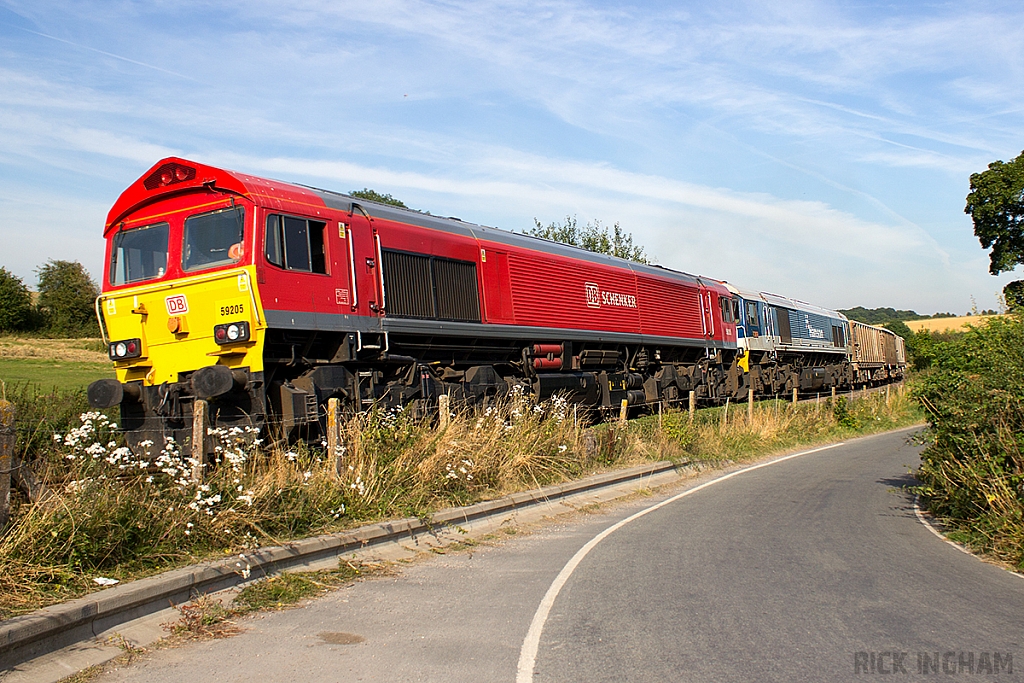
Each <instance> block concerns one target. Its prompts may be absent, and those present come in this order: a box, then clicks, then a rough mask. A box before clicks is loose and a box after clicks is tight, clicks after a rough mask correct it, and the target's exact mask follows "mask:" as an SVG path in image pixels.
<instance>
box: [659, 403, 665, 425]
mask: <svg viewBox="0 0 1024 683" xmlns="http://www.w3.org/2000/svg"><path fill="white" fill-rule="evenodd" d="M662 403H664V401H658V431H659V432H660V431H661V429H662V422H661V404H662Z"/></svg>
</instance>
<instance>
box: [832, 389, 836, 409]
mask: <svg viewBox="0 0 1024 683" xmlns="http://www.w3.org/2000/svg"><path fill="white" fill-rule="evenodd" d="M835 404H836V386H835V385H834V384H833V385H832V405H835Z"/></svg>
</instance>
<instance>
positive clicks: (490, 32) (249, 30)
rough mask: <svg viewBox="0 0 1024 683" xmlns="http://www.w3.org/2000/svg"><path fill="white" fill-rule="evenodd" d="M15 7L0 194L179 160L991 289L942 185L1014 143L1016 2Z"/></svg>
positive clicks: (756, 257) (691, 251)
mask: <svg viewBox="0 0 1024 683" xmlns="http://www.w3.org/2000/svg"><path fill="white" fill-rule="evenodd" d="M3 6H4V7H5V8H9V11H10V12H13V13H15V14H14V15H12V17H13V18H11V20H10V21H7V22H6V23H3V25H0V35H2V37H3V40H2V41H0V64H2V66H0V89H2V91H3V92H4V97H3V101H0V120H2V121H3V124H2V125H0V182H6V181H8V180H10V179H12V178H14V177H15V176H26V177H27V176H34V177H37V178H40V179H42V178H45V177H46V176H47V174H48V173H51V172H52V173H56V174H59V176H60V177H61V178H63V179H68V178H73V177H76V176H75V174H76V173H77V174H78V175H77V177H78V181H77V183H78V184H79V187H77V188H76V191H80V190H83V189H86V188H87V189H89V190H91V191H93V192H96V193H97V194H98V195H99V196H104V197H108V198H109V197H113V196H116V193H117V191H119V189H120V188H122V187H123V186H125V185H127V183H128V182H131V180H132V179H134V177H135V176H136V175H138V174H139V173H141V172H142V171H143V170H144V169H145V168H146V167H148V166H149V164H151V163H152V162H154V161H155V160H156V158H157V157H159V156H163V155H165V154H170V153H181V154H185V155H190V156H194V157H198V158H202V159H205V160H208V161H211V162H213V163H222V164H225V165H228V166H235V167H238V168H239V169H240V170H251V171H255V172H260V173H266V174H270V175H276V176H279V177H283V178H285V179H297V180H302V181H307V182H312V183H314V184H316V183H320V184H328V185H331V186H333V187H338V189H343V190H344V189H351V188H353V187H363V186H379V187H380V189H383V190H385V191H392V192H397V191H401V192H402V193H403V196H409V197H415V198H417V201H421V202H422V205H423V206H424V207H426V208H433V207H436V206H450V207H452V208H451V211H452V212H458V213H463V214H467V215H465V216H464V217H466V218H469V219H474V220H481V221H484V222H487V221H490V222H494V223H499V224H501V225H503V226H506V227H512V226H522V225H524V223H525V225H526V226H528V225H530V221H531V220H532V217H533V216H534V215H537V216H538V217H539V218H541V219H543V220H551V219H555V218H557V217H559V216H560V215H561V214H562V213H563V212H579V213H580V215H581V217H583V216H586V217H588V218H589V217H594V218H598V217H600V218H604V219H605V220H608V221H613V220H620V219H622V220H624V224H626V225H627V227H628V228H629V229H632V230H633V231H634V232H636V233H637V234H638V235H641V236H643V238H644V239H645V240H648V244H651V245H655V246H653V247H652V248H656V249H657V251H658V254H659V256H660V257H663V259H664V260H665V261H666V262H667V263H668V262H671V263H670V264H671V265H675V266H677V267H686V268H690V269H701V270H705V269H704V268H703V266H701V267H700V268H695V267H694V265H693V264H694V263H696V264H697V265H701V264H707V269H706V270H705V272H710V271H711V270H712V269H720V270H718V271H716V272H711V274H712V275H714V274H716V273H717V272H721V273H722V274H723V276H724V275H725V274H728V273H733V274H738V275H739V276H741V277H742V276H743V275H744V274H745V273H749V275H750V277H751V279H752V280H757V279H758V278H765V279H774V280H777V281H778V282H779V283H780V286H779V287H777V288H778V289H783V288H784V287H786V286H791V287H793V288H794V289H797V290H801V291H794V294H799V295H802V296H805V298H807V297H808V294H807V291H809V292H810V295H812V296H813V294H814V292H815V290H816V288H817V289H819V290H821V288H822V285H821V281H822V280H828V281H829V282H830V283H833V282H834V283H839V284H836V285H835V286H836V287H840V286H847V285H851V286H855V287H856V289H857V291H860V292H864V293H865V296H867V293H868V292H876V291H877V292H878V296H879V297H884V296H885V295H887V294H888V295H891V296H900V297H905V298H907V299H910V298H914V297H916V298H918V299H919V300H922V301H937V300H940V299H942V298H943V297H946V298H950V297H955V296H957V295H956V294H955V293H954V292H955V291H956V290H957V289H958V288H959V289H965V288H978V287H981V286H982V285H979V284H977V283H984V282H994V280H984V278H982V279H980V280H978V279H976V278H975V276H973V275H969V274H968V273H969V272H970V269H972V268H974V267H975V266H976V260H977V259H976V258H975V257H976V256H977V254H978V253H979V251H980V250H978V249H977V247H975V246H973V245H972V246H970V247H968V246H965V244H966V243H969V242H970V240H969V239H968V240H965V239H962V238H958V239H954V238H952V237H951V235H953V234H955V233H956V232H957V231H958V230H962V229H963V225H964V223H963V222H964V216H963V214H962V213H960V208H959V206H954V205H956V204H957V203H958V202H959V201H960V200H959V199H958V198H956V199H955V200H954V201H950V200H949V197H954V198H955V197H956V196H957V195H961V196H962V192H963V187H964V184H965V177H966V174H968V173H969V172H971V171H976V170H982V169H983V168H984V164H985V163H987V162H988V161H990V160H992V159H994V158H1007V157H1008V156H1010V155H1015V154H1016V153H1017V152H1018V151H1019V148H1020V147H1022V146H1024V145H1022V143H1020V142H1019V131H1020V128H1021V124H1022V123H1024V120H1022V119H1024V115H1022V114H1024V94H1022V93H1024V88H1022V86H1024V58H1022V57H1024V40H1022V38H1024V35H1022V34H1024V28H1021V27H1024V22H1022V21H1021V19H1024V10H1021V9H1018V8H1016V7H1014V6H1012V5H1006V6H1005V7H1001V8H995V9H993V8H991V7H987V6H984V5H969V6H961V5H957V4H953V3H950V4H946V5H941V4H940V5H930V6H928V7H927V8H923V7H922V8H918V7H916V6H892V7H882V6H873V5H869V6H865V7H861V6H850V5H844V4H839V3H834V2H825V1H821V0H810V1H809V2H801V3H790V4H774V5H772V4H765V3H755V2H731V3H726V4H721V3H719V4H716V5H708V4H706V3H705V4H698V3H689V4H684V5H678V4H676V5H673V4H671V3H670V4H668V5H664V6H661V7H659V6H657V5H646V6H642V7H641V6H628V5H621V4H614V3H601V2H584V1H583V0H526V1H525V2H522V1H516V2H513V1H512V0H474V1H470V0H376V1H371V0H357V1H345V0H342V1H337V0H299V1H298V2H293V3H287V4H285V5H281V3H277V2H271V0H245V2H242V0H233V1H229V2H223V3H216V4H213V5H209V4H205V5H201V4H187V3H186V4H182V3H180V2H178V3H169V2H149V3H141V2H133V1H131V0H123V1H122V2H118V3H98V2H87V1H86V2H81V1H76V2H70V1H69V0H58V1H57V2H53V3H32V2H28V0H6V1H5V2H4V5H3ZM4 16H6V15H3V16H0V22H5V19H4ZM22 19H23V21H22ZM189 79H192V80H189ZM58 185H59V184H58V183H54V182H51V183H50V187H51V188H55V187H58ZM339 186H340V187H339ZM896 188H898V189H896ZM48 191H51V192H53V193H54V196H55V197H62V198H60V199H56V200H55V204H56V205H61V204H67V203H68V202H67V201H66V198H67V197H71V196H75V193H74V192H70V191H64V190H53V189H51V190H48ZM61 192H64V193H65V194H64V195H61V194H60V193H61ZM947 204H948V205H949V206H952V207H953V209H952V213H951V215H949V216H946V217H940V216H938V215H937V213H936V209H935V208H934V207H935V206H936V205H942V206H945V205H947ZM18 215H19V216H25V215H27V214H24V213H23V214H18ZM626 218H628V220H625V219H626ZM19 220H22V219H21V218H19ZM25 220H27V219H25ZM922 226H925V227H922ZM970 248H973V249H975V251H973V252H970V251H968V249H970ZM691 259H700V260H699V261H696V260H691ZM887 270H888V271H899V273H898V275H893V276H891V277H890V278H889V280H887V279H886V276H885V275H884V273H885V272H887ZM858 278H860V279H858ZM892 278H896V279H897V280H898V281H899V282H901V283H904V284H905V285H906V286H905V287H902V286H901V287H899V288H895V287H893V286H891V284H877V283H878V282H883V283H886V282H890V283H891V282H892V281H893V280H892ZM915 282H918V283H922V284H919V285H915V284H914V283H915ZM829 286H830V287H831V286H832V285H829ZM918 290H927V292H925V293H922V292H921V291H918ZM822 291H824V290H822ZM834 293H835V294H837V295H838V294H839V293H841V292H839V291H838V290H837V291H836V292H834ZM974 293H976V294H977V293H978V292H974ZM961 298H963V295H962V294H961ZM896 304H899V302H893V305H896ZM900 305H906V304H900Z"/></svg>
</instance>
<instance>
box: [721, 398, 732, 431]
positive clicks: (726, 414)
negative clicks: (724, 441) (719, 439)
mask: <svg viewBox="0 0 1024 683" xmlns="http://www.w3.org/2000/svg"><path fill="white" fill-rule="evenodd" d="M731 398H732V396H726V397H725V410H723V411H722V428H723V429H724V428H725V426H726V425H727V424H729V399H731Z"/></svg>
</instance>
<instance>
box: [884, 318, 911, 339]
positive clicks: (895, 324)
mask: <svg viewBox="0 0 1024 683" xmlns="http://www.w3.org/2000/svg"><path fill="white" fill-rule="evenodd" d="M882 327H884V328H885V329H887V330H889V331H890V332H895V333H896V334H898V335H899V336H901V337H903V338H904V339H909V338H910V337H911V335H913V334H914V333H913V332H911V331H910V328H909V327H907V324H906V323H905V322H903V321H902V320H893V321H891V322H887V323H885V324H883V325H882Z"/></svg>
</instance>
